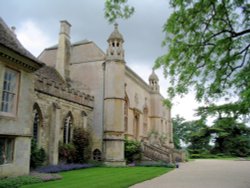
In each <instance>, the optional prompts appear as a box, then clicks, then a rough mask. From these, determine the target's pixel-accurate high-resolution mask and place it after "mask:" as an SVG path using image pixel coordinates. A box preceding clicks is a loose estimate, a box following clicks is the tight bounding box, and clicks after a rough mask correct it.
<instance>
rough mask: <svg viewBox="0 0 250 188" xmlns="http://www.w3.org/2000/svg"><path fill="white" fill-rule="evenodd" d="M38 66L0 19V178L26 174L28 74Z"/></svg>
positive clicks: (31, 80)
mask: <svg viewBox="0 0 250 188" xmlns="http://www.w3.org/2000/svg"><path fill="white" fill-rule="evenodd" d="M42 65H43V64H42V63H41V62H40V61H39V60H38V59H36V58H35V57H34V56H32V55H31V54H30V53H29V52H28V51H27V50H26V49H24V48H23V46H22V45H21V44H20V43H19V41H18V40H17V38H16V36H15V34H14V33H13V32H12V31H11V30H10V29H9V28H8V26H7V25H6V24H5V23H4V21H3V20H2V18H0V177H6V176H17V175H26V174H28V173H29V162H30V140H31V137H32V121H33V119H32V106H33V102H34V101H33V93H34V75H33V74H32V72H34V71H36V70H37V69H39V68H40V67H41V66H42Z"/></svg>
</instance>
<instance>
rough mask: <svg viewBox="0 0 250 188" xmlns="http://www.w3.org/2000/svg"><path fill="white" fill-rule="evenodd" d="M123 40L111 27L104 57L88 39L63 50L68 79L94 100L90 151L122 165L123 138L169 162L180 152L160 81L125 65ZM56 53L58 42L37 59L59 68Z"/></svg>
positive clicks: (116, 29)
mask: <svg viewBox="0 0 250 188" xmlns="http://www.w3.org/2000/svg"><path fill="white" fill-rule="evenodd" d="M61 24H62V22H61ZM69 25H70V24H68V26H69ZM60 37H61V36H60ZM60 37H59V38H60ZM68 38H70V37H68ZM124 41H125V40H124V38H123V36H122V34H121V33H120V32H119V30H118V25H117V24H115V27H114V31H113V32H112V33H111V34H110V36H109V37H108V40H107V42H108V44H107V50H106V53H104V52H103V51H102V50H101V49H100V48H99V47H98V46H97V45H96V44H95V43H94V42H92V41H88V40H83V41H80V42H77V43H74V44H71V46H70V49H69V50H66V51H70V53H69V54H70V57H69V65H70V66H69V70H70V71H69V72H70V80H71V81H73V82H74V83H75V84H74V85H75V86H78V87H80V88H82V89H83V91H85V92H89V94H90V95H93V96H94V103H93V107H94V108H93V109H94V110H93V117H94V118H93V124H92V125H91V128H90V129H91V130H92V137H93V147H92V151H94V150H96V149H97V150H99V151H101V154H102V159H103V160H104V161H105V163H106V164H110V165H124V164H125V163H124V139H125V137H126V138H128V139H135V140H138V141H142V142H143V143H144V145H145V146H153V147H147V148H150V151H149V150H147V151H146V150H145V152H150V156H152V154H154V155H155V156H160V155H161V157H160V158H161V159H166V160H165V161H168V162H170V161H174V160H175V159H176V158H181V153H179V152H178V151H176V150H175V149H174V147H173V138H172V137H173V134H172V131H173V128H172V124H171V109H169V108H168V107H166V106H164V105H163V100H164V98H163V97H162V95H161V94H160V92H159V91H160V88H159V84H158V82H159V79H158V77H157V75H156V74H155V72H154V71H152V74H151V75H149V84H147V83H146V82H144V81H143V80H142V79H141V78H140V77H139V76H138V75H137V74H136V73H135V72H134V71H132V70H131V69H130V68H129V67H128V66H127V65H126V60H125V57H126V56H125V52H124V49H123V43H124ZM60 51H61V50H60V42H59V45H56V46H53V47H50V48H47V49H45V50H44V51H43V52H42V53H41V55H40V56H39V59H40V60H41V61H43V62H45V63H46V64H47V65H49V66H51V67H57V66H58V65H57V63H58V61H57V60H58V53H59V52H60ZM64 55H65V54H64ZM61 56H63V54H62V55H61ZM154 148H156V149H155V150H153V149H154ZM146 155H147V154H146V153H145V156H146ZM162 155H165V156H162ZM148 156H149V153H148ZM160 158H159V159H160Z"/></svg>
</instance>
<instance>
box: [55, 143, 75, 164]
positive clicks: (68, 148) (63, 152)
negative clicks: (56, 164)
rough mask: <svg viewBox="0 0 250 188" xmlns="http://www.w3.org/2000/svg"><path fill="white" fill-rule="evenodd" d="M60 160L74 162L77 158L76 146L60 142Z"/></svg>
mask: <svg viewBox="0 0 250 188" xmlns="http://www.w3.org/2000/svg"><path fill="white" fill-rule="evenodd" d="M59 160H60V162H62V163H73V162H74V161H75V160H76V148H75V146H74V145H73V144H61V143H59Z"/></svg>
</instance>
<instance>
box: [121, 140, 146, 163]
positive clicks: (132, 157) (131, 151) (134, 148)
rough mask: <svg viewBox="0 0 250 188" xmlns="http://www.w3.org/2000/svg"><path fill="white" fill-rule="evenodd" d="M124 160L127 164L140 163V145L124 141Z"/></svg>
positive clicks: (132, 141) (136, 142)
mask: <svg viewBox="0 0 250 188" xmlns="http://www.w3.org/2000/svg"><path fill="white" fill-rule="evenodd" d="M124 148H125V149H124V152H125V159H126V160H127V163H131V162H135V161H140V160H141V157H142V150H141V143H140V142H138V141H135V140H128V139H125V143H124Z"/></svg>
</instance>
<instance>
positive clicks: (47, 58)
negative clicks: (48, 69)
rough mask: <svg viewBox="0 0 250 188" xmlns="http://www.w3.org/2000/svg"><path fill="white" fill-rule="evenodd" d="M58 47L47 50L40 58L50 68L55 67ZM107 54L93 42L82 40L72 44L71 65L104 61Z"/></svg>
mask: <svg viewBox="0 0 250 188" xmlns="http://www.w3.org/2000/svg"><path fill="white" fill-rule="evenodd" d="M57 48H58V45H54V46H52V47H49V48H46V49H45V50H44V51H43V52H42V53H41V54H40V55H39V56H38V58H39V59H40V60H41V61H43V62H45V63H46V64H47V65H49V66H52V67H53V66H55V64H56V56H57ZM104 60H105V53H104V52H103V51H102V50H101V49H100V48H99V47H98V46H97V45H96V44H95V43H94V42H93V41H89V40H86V39H85V40H82V41H79V42H76V43H73V44H71V56H70V63H71V64H78V63H87V62H95V61H104Z"/></svg>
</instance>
